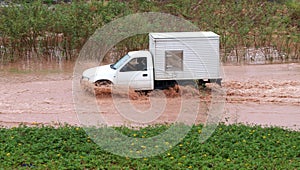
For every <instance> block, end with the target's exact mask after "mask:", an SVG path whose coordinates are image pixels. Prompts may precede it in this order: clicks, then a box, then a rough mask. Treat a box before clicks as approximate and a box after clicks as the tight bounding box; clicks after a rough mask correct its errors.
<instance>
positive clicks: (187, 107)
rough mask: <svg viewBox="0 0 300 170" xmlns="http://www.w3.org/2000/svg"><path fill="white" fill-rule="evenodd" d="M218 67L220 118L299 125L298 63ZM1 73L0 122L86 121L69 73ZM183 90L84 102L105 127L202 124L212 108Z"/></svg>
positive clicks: (226, 120)
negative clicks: (221, 93) (178, 94)
mask: <svg viewBox="0 0 300 170" xmlns="http://www.w3.org/2000/svg"><path fill="white" fill-rule="evenodd" d="M222 68H223V73H224V76H223V77H224V80H223V90H224V91H225V92H226V98H225V101H226V103H225V108H224V114H223V115H222V116H223V121H225V122H227V123H249V124H260V125H276V126H283V127H288V128H291V129H300V111H299V110H300V64H280V65H247V66H223V67H222ZM0 74H1V77H0V94H2V95H1V96H0V124H1V125H4V126H16V125H18V124H19V123H25V124H37V123H43V124H58V123H69V124H72V125H80V123H85V121H86V119H85V118H86V117H82V115H77V114H76V112H75V107H74V101H73V98H72V75H71V73H61V74H60V73H49V74H38V73H26V74H12V73H7V72H5V71H2V72H0ZM188 94H189V95H188V97H185V98H184V97H165V96H166V93H161V92H159V91H155V92H153V93H152V96H151V95H150V96H151V97H143V98H138V96H137V99H138V100H128V99H127V97H120V98H118V97H117V99H116V97H113V98H100V99H98V100H95V98H94V97H92V96H89V95H86V96H84V98H85V101H86V102H87V103H88V102H89V100H91V101H92V100H95V101H96V103H97V104H98V106H99V108H98V109H100V112H99V113H96V114H97V116H99V115H101V118H102V119H103V121H105V122H106V123H107V124H108V125H123V124H127V125H146V124H153V123H162V122H166V123H171V122H174V121H177V120H180V121H183V122H191V121H192V122H193V121H196V122H198V123H199V122H202V123H203V122H205V121H206V120H207V115H208V113H209V110H210V109H212V108H211V103H210V102H211V100H210V99H209V98H211V97H209V95H206V96H202V98H201V99H200V100H199V99H196V98H194V96H191V94H190V93H188ZM201 95H203V94H201ZM183 96H184V95H183ZM195 106H196V107H195ZM193 109H197V113H193V111H191V110H193ZM98 111H99V110H98ZM182 113H184V114H182ZM88 117H90V116H88ZM94 118H95V117H94ZM89 121H90V120H89Z"/></svg>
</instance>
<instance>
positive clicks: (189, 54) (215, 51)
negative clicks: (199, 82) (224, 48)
mask: <svg viewBox="0 0 300 170" xmlns="http://www.w3.org/2000/svg"><path fill="white" fill-rule="evenodd" d="M165 34H168V33H164V35H165ZM176 34H178V35H177V36H179V33H176ZM169 35H175V34H174V33H170V34H169ZM180 35H181V36H179V38H177V37H173V38H170V39H166V38H161V37H162V36H161V33H155V35H154V36H153V34H150V38H149V40H150V42H149V50H150V52H151V54H152V55H153V57H154V58H153V59H154V66H155V71H154V73H155V79H156V80H168V79H178V80H179V79H209V78H220V74H219V71H220V70H219V69H220V68H219V36H218V35H217V34H214V33H212V32H207V34H205V33H203V32H192V33H185V34H183V35H182V34H180ZM187 35H189V36H191V37H192V36H199V35H205V37H203V36H202V37H193V38H187ZM208 35H209V36H210V37H209V38H208V37H207V36H208ZM159 36H160V37H159ZM165 37H166V36H165ZM166 50H183V71H165V51H166Z"/></svg>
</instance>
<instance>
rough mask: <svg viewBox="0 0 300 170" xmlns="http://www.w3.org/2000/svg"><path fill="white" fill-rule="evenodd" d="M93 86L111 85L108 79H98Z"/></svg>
mask: <svg viewBox="0 0 300 170" xmlns="http://www.w3.org/2000/svg"><path fill="white" fill-rule="evenodd" d="M95 86H97V87H110V86H112V82H111V81H109V80H98V81H96V82H95Z"/></svg>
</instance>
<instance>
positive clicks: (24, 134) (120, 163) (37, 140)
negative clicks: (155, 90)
mask: <svg viewBox="0 0 300 170" xmlns="http://www.w3.org/2000/svg"><path fill="white" fill-rule="evenodd" d="M180 126H182V125H180ZM201 128H202V126H201V125H198V126H193V127H192V128H191V131H190V132H189V133H188V135H187V136H186V137H185V138H184V139H183V140H182V141H181V142H180V143H178V144H177V145H176V146H174V147H172V148H171V149H170V150H169V151H167V152H165V153H163V154H160V155H158V156H155V157H149V158H139V159H134V158H129V157H121V156H116V155H114V154H111V153H108V152H106V151H104V150H103V149H101V148H100V147H99V146H98V145H97V144H95V143H94V142H93V141H92V140H91V139H90V138H89V137H88V136H87V135H86V133H85V131H84V130H83V129H82V128H78V127H72V126H63V127H59V128H54V127H25V126H20V127H17V128H10V129H6V128H1V129H0V143H1V145H0V162H1V163H0V169H20V168H23V169H28V168H29V167H31V168H34V169H189V168H190V169H199V168H203V169H208V168H213V169H299V168H300V164H299V162H300V148H299V147H300V146H299V144H300V132H295V131H288V130H284V129H280V128H261V127H258V126H255V127H249V126H244V125H230V126H225V125H219V126H218V127H217V129H216V131H215V132H214V133H213V135H212V136H211V137H210V138H209V139H208V140H207V141H206V142H204V143H199V142H198V139H199V138H198V137H199V133H201ZM166 129H168V126H165V125H160V126H155V127H147V128H143V129H140V130H131V129H128V128H125V127H122V128H117V130H118V131H121V132H122V133H123V134H125V135H128V136H132V137H133V136H135V137H136V138H142V137H144V138H147V137H149V136H155V135H157V134H160V133H161V132H163V131H165V130H166Z"/></svg>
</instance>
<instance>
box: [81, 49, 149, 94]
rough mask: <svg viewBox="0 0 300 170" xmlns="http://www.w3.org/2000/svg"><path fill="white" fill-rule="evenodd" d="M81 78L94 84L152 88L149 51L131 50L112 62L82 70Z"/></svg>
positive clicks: (138, 88)
mask: <svg viewBox="0 0 300 170" xmlns="http://www.w3.org/2000/svg"><path fill="white" fill-rule="evenodd" d="M82 79H85V80H88V81H89V82H91V83H95V85H103V84H113V85H114V86H123V87H130V88H132V89H135V90H153V89H154V82H153V61H152V56H151V53H150V52H149V51H132V52H129V53H128V54H126V55H125V56H124V57H122V58H121V59H120V60H118V61H117V62H116V63H114V64H109V65H104V66H98V67H94V68H90V69H87V70H86V71H84V72H83V75H82Z"/></svg>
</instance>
